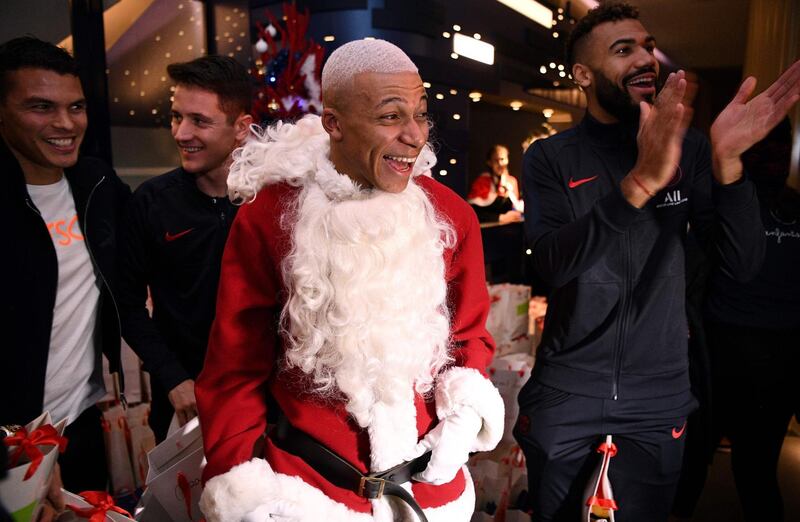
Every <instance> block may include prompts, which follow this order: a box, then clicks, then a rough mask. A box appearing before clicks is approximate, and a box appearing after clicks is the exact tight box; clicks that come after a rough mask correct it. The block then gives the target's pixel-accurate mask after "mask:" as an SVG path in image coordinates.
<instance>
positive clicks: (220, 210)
mask: <svg viewBox="0 0 800 522" xmlns="http://www.w3.org/2000/svg"><path fill="white" fill-rule="evenodd" d="M211 202H212V203H213V205H214V209H217V208H219V220H220V221H221V222H222V227H223V228H225V221H226V219H227V218H226V217H225V210H224V209H223V208H221V207H219V206H218V203H217V198H211Z"/></svg>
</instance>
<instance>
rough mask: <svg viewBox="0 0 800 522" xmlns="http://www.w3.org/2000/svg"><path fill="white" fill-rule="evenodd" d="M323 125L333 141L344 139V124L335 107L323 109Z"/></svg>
mask: <svg viewBox="0 0 800 522" xmlns="http://www.w3.org/2000/svg"><path fill="white" fill-rule="evenodd" d="M322 127H323V128H324V129H325V132H327V133H328V134H329V135H330V137H331V139H332V140H333V141H342V137H343V134H342V124H341V122H340V121H339V115H338V114H337V112H336V110H335V109H333V108H331V107H325V108H324V109H322Z"/></svg>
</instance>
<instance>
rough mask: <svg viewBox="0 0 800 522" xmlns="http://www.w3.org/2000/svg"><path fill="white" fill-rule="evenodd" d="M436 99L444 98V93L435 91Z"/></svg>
mask: <svg viewBox="0 0 800 522" xmlns="http://www.w3.org/2000/svg"><path fill="white" fill-rule="evenodd" d="M436 99H437V100H444V94H442V93H440V92H437V93H436Z"/></svg>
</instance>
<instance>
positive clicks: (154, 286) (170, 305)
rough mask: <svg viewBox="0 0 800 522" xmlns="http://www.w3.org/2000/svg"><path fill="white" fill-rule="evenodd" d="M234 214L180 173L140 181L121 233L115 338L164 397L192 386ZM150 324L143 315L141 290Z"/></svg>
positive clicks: (226, 204) (199, 365)
mask: <svg viewBox="0 0 800 522" xmlns="http://www.w3.org/2000/svg"><path fill="white" fill-rule="evenodd" d="M236 210H237V207H236V206H234V205H233V204H231V202H230V201H229V200H228V198H226V197H222V198H212V197H210V196H208V195H206V194H204V193H203V192H201V191H200V189H198V188H197V184H196V182H195V178H194V176H192V175H191V174H189V173H188V172H186V171H184V170H183V169H182V168H178V169H175V170H173V171H170V172H168V173H166V174H162V175H161V176H157V177H155V178H153V179H150V180H147V181H146V182H144V183H143V184H142V185H141V186H140V187H139V188H138V189H137V190H136V192H135V194H134V195H133V197H132V198H131V201H130V203H129V205H128V211H127V213H126V218H125V226H124V229H123V234H122V253H123V255H122V256H121V258H120V259H121V265H120V272H121V274H122V280H121V293H120V303H121V310H122V335H123V337H124V338H125V340H126V341H127V342H128V344H129V345H130V346H131V348H133V350H134V351H135V352H136V353H137V354H138V355H139V357H140V358H141V359H142V361H143V362H144V368H145V370H147V371H149V372H150V374H151V375H152V376H153V378H155V379H158V381H159V383H160V384H161V385H162V386H163V388H164V389H165V390H166V391H169V390H171V389H172V388H174V387H175V386H177V385H178V384H180V383H181V382H183V381H184V380H186V379H195V378H197V375H198V374H199V373H200V370H201V369H202V367H203V360H204V358H205V353H206V345H207V344H208V334H209V331H210V330H211V323H212V322H213V320H214V311H215V304H216V297H217V285H218V283H219V272H220V264H221V262H222V251H223V249H224V247H225V241H226V240H227V238H228V231H229V230H230V226H231V222H232V221H233V218H234V216H235V215H236ZM148 287H149V288H150V294H151V297H152V300H153V317H152V319H151V318H150V317H149V316H148V313H147V310H146V309H145V301H146V299H147V288H148Z"/></svg>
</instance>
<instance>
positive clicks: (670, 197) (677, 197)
mask: <svg viewBox="0 0 800 522" xmlns="http://www.w3.org/2000/svg"><path fill="white" fill-rule="evenodd" d="M687 201H689V198H687V197H684V196H683V195H682V194H681V190H680V189H675V190H668V191H667V192H666V193H665V194H664V201H662V202H661V203H659V204H658V205H656V208H664V207H675V206H678V205H682V204H684V203H686V202H687Z"/></svg>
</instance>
